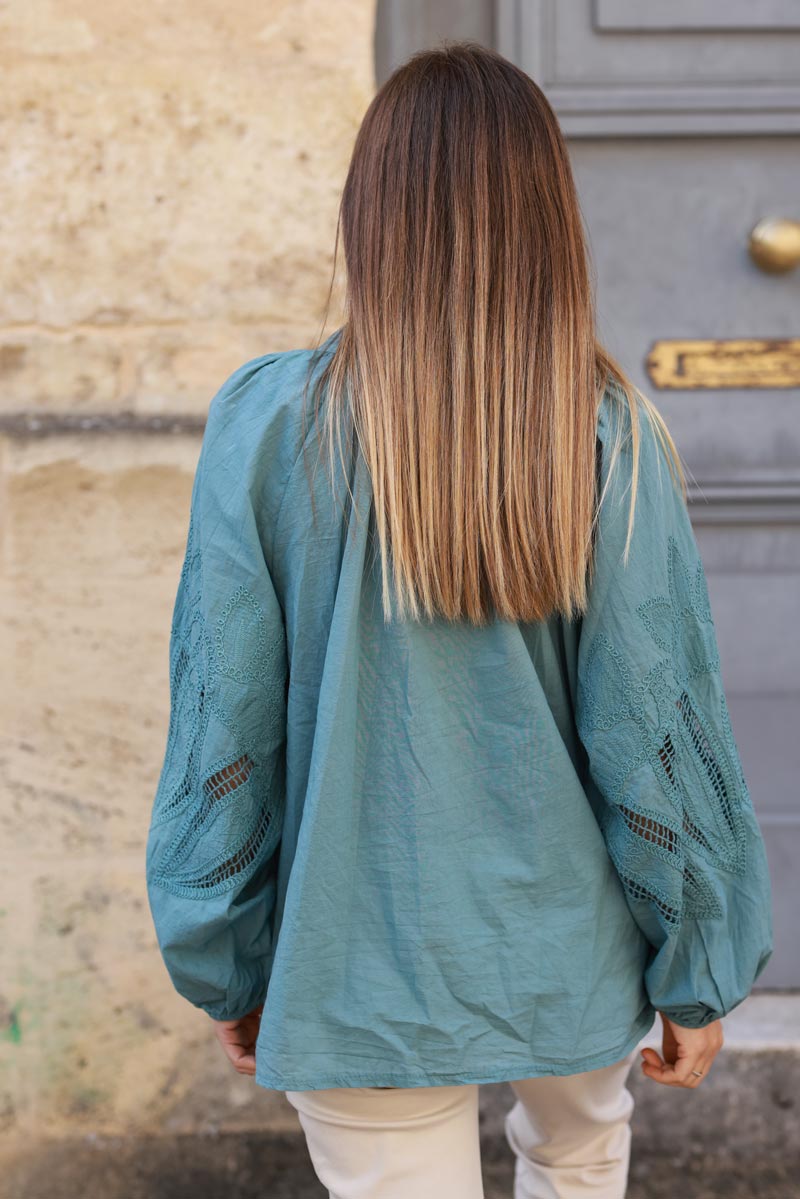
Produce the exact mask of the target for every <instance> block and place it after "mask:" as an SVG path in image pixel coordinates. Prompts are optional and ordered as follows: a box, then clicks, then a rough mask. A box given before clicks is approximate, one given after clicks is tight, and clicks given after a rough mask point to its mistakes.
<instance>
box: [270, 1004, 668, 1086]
mask: <svg viewBox="0 0 800 1199" xmlns="http://www.w3.org/2000/svg"><path fill="white" fill-rule="evenodd" d="M656 1014H657V1013H656V1009H655V1008H653V1007H650V1008H649V1009H647V1010H646V1012H645V1014H644V1015H643V1016H641V1017H640V1018H639V1019H638V1020H637V1021H636V1023H635V1024H634V1026H633V1031H632V1033H631V1034H630V1035H629V1036H628V1037H626V1039H625V1041H624V1042H623V1043H622V1045H617V1046H615V1047H614V1048H613V1049H605V1050H603V1051H602V1052H601V1053H590V1054H588V1055H585V1056H584V1057H580V1058H575V1059H573V1060H572V1061H565V1060H563V1059H556V1060H555V1061H547V1060H545V1059H542V1058H540V1059H538V1060H533V1061H532V1062H531V1063H530V1065H529V1066H527V1067H524V1068H522V1069H520V1070H519V1072H515V1073H513V1074H510V1075H509V1073H508V1067H506V1068H504V1069H498V1067H497V1066H492V1065H487V1066H473V1067H471V1068H470V1069H467V1070H456V1071H454V1072H452V1073H448V1072H446V1071H441V1070H434V1071H425V1070H410V1069H409V1070H381V1069H376V1070H370V1069H367V1070H337V1071H333V1072H331V1073H328V1074H324V1073H323V1074H321V1075H320V1074H315V1075H314V1077H309V1076H305V1075H302V1074H290V1073H284V1074H281V1073H280V1072H279V1071H277V1070H270V1069H261V1070H259V1068H258V1049H256V1072H255V1082H256V1083H257V1084H258V1086H261V1087H266V1088H267V1090H271V1091H318V1090H325V1089H327V1088H329V1087H380V1086H393V1087H435V1086H458V1085H463V1086H466V1085H468V1084H470V1083H478V1084H481V1083H486V1084H488V1083H498V1082H512V1081H514V1080H516V1079H523V1078H537V1077H547V1076H551V1075H555V1076H558V1077H561V1076H563V1075H565V1074H581V1073H583V1071H585V1070H600V1069H602V1067H603V1066H610V1065H613V1064H614V1063H615V1062H618V1061H620V1060H621V1059H622V1058H624V1057H627V1055H628V1054H629V1053H630V1052H631V1051H632V1050H633V1049H634V1048H635V1047H636V1046H637V1045H638V1044H639V1042H640V1041H641V1040H642V1038H643V1037H645V1036H646V1035H647V1033H648V1032H649V1031H650V1029H651V1028H652V1027H653V1024H654V1023H655V1018H656Z"/></svg>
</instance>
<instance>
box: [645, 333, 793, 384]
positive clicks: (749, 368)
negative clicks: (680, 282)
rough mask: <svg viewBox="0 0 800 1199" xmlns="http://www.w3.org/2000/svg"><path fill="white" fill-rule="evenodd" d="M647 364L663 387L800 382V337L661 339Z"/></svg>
mask: <svg viewBox="0 0 800 1199" xmlns="http://www.w3.org/2000/svg"><path fill="white" fill-rule="evenodd" d="M645 366H646V368H647V374H648V375H649V377H650V380H651V382H652V383H654V384H655V386H656V387H659V388H672V389H676V388H682V389H689V388H691V389H692V390H694V389H701V388H724V387H727V388H737V387H758V388H761V387H800V338H791V339H787V338H783V339H778V338H775V339H772V340H770V339H768V338H749V339H740V340H731V341H657V342H654V343H653V345H652V347H651V349H650V352H649V354H648V355H647V359H646V361H645Z"/></svg>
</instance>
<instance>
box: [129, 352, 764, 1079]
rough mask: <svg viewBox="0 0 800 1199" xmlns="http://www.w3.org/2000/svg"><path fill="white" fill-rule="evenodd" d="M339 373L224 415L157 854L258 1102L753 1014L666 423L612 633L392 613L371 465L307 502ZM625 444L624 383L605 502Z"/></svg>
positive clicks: (179, 928)
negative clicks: (254, 1042)
mask: <svg viewBox="0 0 800 1199" xmlns="http://www.w3.org/2000/svg"><path fill="white" fill-rule="evenodd" d="M337 337H338V333H337V334H334V335H333V336H332V337H331V338H329V339H328V341H327V342H326V343H325V345H324V346H323V349H322V355H321V358H320V366H323V365H324V362H325V360H326V358H327V356H328V355H330V354H331V353H332V352H333V350H334V348H335V345H336V342H337ZM309 365H313V362H312V359H311V351H306V350H299V351H293V352H287V353H283V354H276V355H265V356H263V357H262V358H259V359H255V360H253V361H252V362H249V363H246V364H245V365H244V366H242V367H241V368H240V369H239V370H238V371H236V372H234V374H233V375H232V376H231V378H230V379H229V380H227V381H226V383H225V384H224V385H223V387H222V388H221V389H220V391H219V393H218V394H217V396H215V398H214V401H213V402H212V404H211V408H210V412H209V421H208V426H207V429H206V433H205V437H204V443H203V450H202V453H201V458H200V463H199V466H198V472H197V476H196V479H195V486H194V489H193V493H192V516H191V526H190V530H189V537H188V541H187V552H186V559H185V564H184V571H183V573H182V575H181V582H180V588H179V592H178V596H177V600H176V606H175V618H174V623H173V631H172V641H171V680H172V692H171V700H172V718H171V722H170V730H169V738H168V746H167V752H166V755H165V761H164V766H163V769H162V773H161V777H160V780H159V787H158V793H157V796H156V800H155V804H154V811H153V822H152V826H151V831H150V839H149V843H148V865H147V869H148V885H149V894H150V901H151V907H152V911H153V916H154V919H155V923H156V928H157V931H158V935H159V942H160V945H161V949H162V953H163V955H164V959H165V962H166V964H167V967H168V969H169V970H170V973H171V976H172V979H173V982H174V984H175V986H176V987H177V989H178V990H179V991H180V992H181V993H182V994H183V995H185V996H186V998H187V999H189V1000H190V1001H191V1002H192V1003H194V1004H196V1005H197V1006H198V1007H201V1008H203V1009H204V1010H206V1011H208V1012H209V1013H210V1014H211V1015H215V1016H217V1018H223V1017H235V1016H238V1015H244V1014H245V1013H247V1012H250V1011H251V1010H253V1008H255V1007H256V1006H257V1005H258V1004H259V1003H260V1002H262V1001H263V1002H264V1005H265V1006H264V1011H263V1015H262V1021H261V1032H260V1034H259V1041H258V1047H257V1054H256V1060H257V1069H256V1081H257V1082H259V1083H261V1085H263V1086H266V1087H270V1088H275V1089H285V1090H286V1089H291V1090H306V1089H316V1088H323V1087H337V1086H368V1085H372V1086H379V1085H390V1086H400V1087H403V1086H407V1087H408V1086H411V1087H413V1086H422V1085H428V1084H434V1083H457V1082H491V1081H499V1080H503V1079H510V1078H524V1077H529V1076H531V1075H536V1074H571V1073H576V1072H578V1071H582V1070H588V1069H592V1068H595V1067H599V1066H602V1065H605V1064H607V1063H611V1062H615V1061H617V1060H619V1059H620V1058H621V1057H622V1056H623V1055H624V1054H626V1053H627V1052H628V1051H629V1050H630V1049H631V1048H632V1047H633V1046H634V1045H636V1044H637V1043H638V1041H639V1040H640V1039H641V1038H642V1036H643V1035H644V1034H645V1033H646V1032H647V1030H648V1029H649V1028H650V1027H651V1025H652V1022H653V1019H654V1016H655V1009H656V1008H657V1009H658V1010H660V1011H664V1012H666V1013H667V1014H669V1015H671V1016H672V1017H674V1018H675V1019H676V1020H677V1022H678V1023H681V1024H685V1025H687V1026H690V1027H699V1026H701V1025H703V1024H705V1023H707V1022H708V1021H710V1020H713V1019H716V1018H718V1017H719V1016H721V1015H723V1014H724V1013H725V1012H727V1011H728V1010H730V1008H731V1007H733V1006H735V1004H736V1003H738V1002H740V1001H741V1000H742V999H743V998H744V997H745V995H746V994H747V993H748V992H749V989H750V987H751V985H752V982H753V980H754V977H757V975H758V973H760V970H761V969H763V966H764V965H765V964H766V960H767V957H768V956H769V952H770V950H771V934H772V930H771V915H770V902H769V880H768V874H767V870H766V863H765V857H764V850H763V843H762V841H761V837H760V833H759V830H758V826H757V823H756V821H755V815H754V813H753V810H752V805H751V803H750V799H749V795H748V793H747V788H746V784H745V781H744V777H743V775H742V771H741V766H740V762H739V759H738V754H737V752H736V746H735V743H734V741H733V735H732V733H731V730H730V723H729V720H728V714H727V707H726V705H725V700H724V695H723V692H722V685H721V678H720V673H719V662H718V657H717V648H716V642H715V638H714V628H713V621H712V619H711V613H710V609H709V607H708V597H707V593H706V590H705V579H704V576H703V572H702V565H701V563H700V559H699V555H698V552H697V546H696V543H695V541H694V536H693V533H692V530H691V525H690V523H689V517H688V513H687V510H686V507H685V503H684V501H683V499H682V498H681V496H680V495H679V493H678V492H677V491H676V490H675V489H674V488H673V484H672V482H671V479H670V477H669V473H668V470H667V465H666V460H665V459H664V458H663V457H662V455H661V452H660V450H659V448H658V441H657V439H656V437H655V435H654V433H653V431H652V428H651V426H650V424H649V423H648V421H647V419H643V420H642V422H641V448H640V466H639V487H638V498H637V508H636V514H637V515H636V523H635V525H634V531H633V535H632V540H631V544H630V559H629V562H628V565H627V566H626V565H623V564H622V554H623V548H624V545H625V540H626V535H627V532H628V525H627V516H628V510H627V498H628V494H629V487H630V482H631V478H630V473H631V472H630V454H629V452H628V450H627V449H625V448H623V449H622V451H621V453H620V457H619V460H618V463H617V469H616V471H615V473H614V475H613V476H612V478H611V484H610V487H609V491H608V495H607V498H606V500H605V502H604V505H603V507H602V509H601V517H600V521H599V524H598V528H597V535H596V538H595V557H594V564H595V574H594V577H593V580H592V584H591V589H590V595H589V603H588V606H587V609H586V611H585V613H584V614H583V616H582V617H580V618H577V619H575V620H566V619H563V618H562V617H560V616H558V615H554V616H551V617H550V618H549V619H547V620H543V621H540V622H535V623H522V622H515V621H509V620H493V621H490V622H489V623H487V624H486V625H485V626H482V627H481V626H476V625H473V624H468V623H466V622H461V621H452V622H451V621H446V620H444V619H441V618H437V619H434V620H433V621H430V622H428V621H424V620H423V621H418V622H414V621H405V620H392V621H389V622H386V621H385V619H384V614H383V611H382V606H381V568H380V561H379V554H378V552H377V548H378V547H377V538H376V535H375V520H374V517H375V513H374V506H373V503H372V490H371V480H370V474H369V472H368V470H367V469H366V467H365V463H364V459H363V457H362V456H361V455H360V453H354V454H353V455H352V456H351V457H350V458H349V459H348V458H345V463H344V464H343V465H342V467H341V470H342V474H341V475H340V478H339V480H338V482H339V483H340V484H341V487H342V488H344V485H345V483H349V485H350V486H351V488H352V490H353V492H354V495H355V502H356V509H355V510H354V508H353V506H352V505H351V504H349V503H345V504H344V505H342V504H340V503H338V502H335V499H334V496H333V494H332V492H331V488H330V485H329V481H328V479H327V478H326V476H325V474H324V473H317V474H316V475H315V476H314V478H313V480H312V481H311V490H310V489H309V478H308V474H307V471H306V470H305V469H304V462H305V461H306V456H305V451H309V450H310V456H311V458H312V460H313V458H314V456H315V451H316V448H317V439H318V430H317V427H316V426H315V425H314V423H313V422H310V421H309V420H308V419H307V417H308V412H307V411H306V412H305V413H304V397H303V383H304V379H305V374H306V371H307V369H308V367H309ZM322 402H323V404H324V393H323V400H322ZM620 424H622V426H624V425H625V408H624V405H622V404H620V403H618V402H617V400H616V398H615V396H614V395H613V394H612V393H611V392H607V393H606V394H605V395H604V396H603V399H602V401H601V404H600V407H599V411H598V417H597V447H598V459H597V463H598V470H599V482H600V483H601V484H603V483H605V482H606V481H607V480H608V477H609V475H608V466H609V459H610V453H609V451H610V446H611V443H612V441H613V440H614V436H615V434H616V433H617V432H618V431H619V428H620ZM624 431H625V430H624V427H623V432H624ZM345 470H346V471H347V478H345V476H344V473H343V472H344V471H345ZM312 494H313V497H314V505H313V510H312V504H311V496H312ZM733 903H735V904H736V905H737V906H736V916H735V919H730V908H731V905H732V904H733Z"/></svg>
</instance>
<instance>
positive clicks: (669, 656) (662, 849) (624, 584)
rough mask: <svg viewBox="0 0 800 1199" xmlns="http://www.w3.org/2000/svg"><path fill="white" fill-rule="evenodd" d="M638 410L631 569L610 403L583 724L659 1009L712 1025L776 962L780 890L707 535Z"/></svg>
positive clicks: (593, 788) (626, 492)
mask: <svg viewBox="0 0 800 1199" xmlns="http://www.w3.org/2000/svg"><path fill="white" fill-rule="evenodd" d="M605 402H606V401H605V399H604V404H605ZM622 403H623V402H622V401H620V405H622ZM615 410H616V415H611V414H612V413H614V412H615ZM638 411H639V413H640V421H639V428H640V435H641V440H640V463H639V483H638V490H637V498H636V507H635V522H634V530H633V534H632V538H631V545H630V550H629V559H628V562H627V565H623V560H622V559H623V548H624V545H625V539H626V536H627V524H628V505H629V499H630V485H631V481H632V458H631V452H630V427H631V420H630V413H629V412H627V411H626V413H625V414H624V415H623V412H622V407H621V406H620V407H619V408H618V409H615V408H614V407H612V406H611V405H609V407H608V408H602V407H601V420H600V423H599V426H598V427H599V429H600V431H601V432H600V439H601V442H602V452H601V454H600V456H599V459H598V461H599V462H600V464H601V465H600V471H599V480H600V484H601V487H603V488H604V487H605V486H606V482H607V480H608V476H609V451H610V441H611V440H612V433H614V432H618V433H620V435H621V437H622V443H623V448H622V450H621V453H620V455H619V459H618V462H617V465H616V467H615V470H614V472H613V474H612V482H611V484H610V485H609V488H608V492H607V496H606V498H605V500H604V502H603V505H602V507H601V515H600V520H599V523H598V527H597V530H596V534H597V536H596V543H595V562H596V571H595V575H594V579H593V581H592V584H591V588H590V600H589V605H588V608H587V610H586V612H585V614H584V616H583V618H582V621H581V627H580V637H579V648H578V688H577V713H576V720H577V728H578V734H579V737H580V739H581V742H582V743H583V746H584V748H585V750H586V752H587V755H588V764H589V775H590V779H589V786H590V794H591V795H592V797H593V801H592V802H593V806H594V807H595V808H596V811H597V813H598V815H599V821H600V825H601V828H602V832H603V836H604V839H605V842H606V845H607V848H608V851H609V855H610V857H611V860H612V862H613V865H614V868H615V871H616V873H617V874H618V876H619V879H620V881H621V883H622V886H623V888H624V893H625V897H626V900H627V903H628V906H629V909H630V911H631V913H632V914H633V916H634V918H635V920H636V922H637V924H638V925H639V927H640V928H641V930H642V932H643V933H644V935H645V937H646V939H647V941H648V942H649V944H650V946H651V952H650V955H649V958H648V964H647V967H646V972H645V986H646V989H647V993H648V995H649V998H650V1001H651V1003H652V1006H653V1007H654V1008H655V1009H656V1010H658V1011H661V1012H663V1013H664V1014H665V1015H666V1016H667V1017H669V1018H670V1019H671V1020H673V1021H674V1022H675V1023H676V1024H679V1025H683V1026H685V1027H689V1028H701V1027H703V1026H704V1025H706V1024H708V1023H710V1022H711V1021H712V1020H716V1019H719V1018H720V1017H722V1016H724V1015H726V1014H727V1013H728V1012H730V1011H731V1009H732V1008H734V1007H736V1006H737V1004H739V1003H741V1001H742V1000H743V999H745V998H746V997H747V995H748V993H749V992H750V989H751V987H752V985H753V983H754V981H755V980H756V979H757V978H758V976H759V975H760V974H761V972H762V970H763V969H764V967H765V966H766V964H767V961H768V960H769V958H770V956H771V953H772V948H773V944H772V935H773V930H772V895H771V887H770V878H769V873H768V868H767V859H766V852H765V847H764V842H763V839H762V836H761V832H760V829H759V826H758V823H757V821H756V816H755V812H754V809H753V805H752V802H751V798H750V795H749V792H748V788H747V783H746V781H745V777H744V774H743V771H742V765H741V762H740V759H739V754H738V750H737V746H736V743H735V741H734V736H733V731H732V728H731V722H730V718H729V714H728V707H727V704H726V699H725V694H724V691H723V683H722V678H721V674H720V659H719V653H718V647H717V640H716V633H715V627H714V621H713V618H712V613H711V608H710V605H709V597H708V590H707V585H706V577H705V573H704V568H703V564H702V562H701V559H700V554H699V550H698V546H697V542H696V540H695V536H694V531H693V528H692V525H691V523H690V519H689V514H688V510H687V507H686V503H685V500H684V498H683V496H682V495H681V493H680V491H679V490H678V486H677V484H674V483H673V480H672V477H671V474H670V471H669V466H668V462H667V457H666V453H665V452H664V451H663V450H662V449H661V448H660V443H659V442H658V440H657V436H656V433H655V431H654V426H653V424H652V421H651V419H650V417H649V416H648V414H647V412H646V410H645V409H644V407H643V406H642V405H640V407H639V409H638Z"/></svg>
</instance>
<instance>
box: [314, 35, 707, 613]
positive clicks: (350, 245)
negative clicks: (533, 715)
mask: <svg viewBox="0 0 800 1199" xmlns="http://www.w3.org/2000/svg"><path fill="white" fill-rule="evenodd" d="M340 229H341V233H342V236H343V244H344V253H345V260H346V273H347V285H346V297H345V309H346V320H345V323H344V324H343V326H342V328H341V333H340V337H339V340H338V344H337V345H336V348H335V350H334V351H333V353H332V354H331V356H330V358H329V360H328V362H327V364H326V366H325V368H324V370H323V371H322V372H321V373H320V375H319V376H318V380H317V384H316V387H315V394H316V405H315V420H317V419H318V416H319V405H320V396H321V394H322V393H323V391H324V392H325V394H326V396H327V409H326V413H325V430H326V432H325V435H324V437H323V438H321V441H320V446H321V445H322V441H323V440H324V441H325V442H326V444H327V447H328V460H329V464H330V469H331V483H332V485H333V479H334V463H335V454H336V447H338V453H339V457H340V460H341V462H342V463H343V464H345V458H344V453H343V449H342V445H343V439H344V437H346V438H347V439H348V440H347V444H348V445H351V446H352V445H353V444H354V441H353V438H354V437H355V439H356V440H357V442H358V446H359V448H360V451H361V453H362V454H363V456H364V458H365V460H366V464H367V466H368V469H369V473H370V479H371V483H372V492H373V497H374V508H375V523H376V529H377V533H378V538H379V544H380V554H381V572H382V602H383V610H384V616H385V619H387V620H390V619H392V618H393V617H398V618H401V619H403V618H406V619H407V618H413V619H416V620H418V619H421V617H422V616H423V615H424V616H425V617H426V618H428V619H432V618H433V617H434V616H441V617H444V618H446V619H448V620H462V619H465V620H469V621H471V622H473V623H475V624H485V623H486V622H487V621H489V620H492V619H494V618H495V617H497V618H499V619H503V620H512V621H518V620H519V621H540V620H543V619H546V618H548V617H549V616H550V615H551V614H553V613H554V612H559V613H561V614H562V615H563V616H564V617H566V618H567V619H572V618H573V617H575V616H577V615H580V614H581V613H582V612H583V611H584V610H585V607H586V603H587V598H588V588H589V584H590V581H591V574H592V546H593V539H594V530H595V525H596V522H597V517H598V513H599V506H600V503H601V502H602V499H603V497H602V496H598V495H597V475H596V465H597V460H596V441H595V438H596V430H597V416H598V405H599V403H600V400H601V399H602V396H603V394H604V392H605V391H606V390H607V389H608V388H611V389H612V391H613V393H614V394H615V396H616V398H617V399H618V400H619V401H620V402H623V403H626V404H627V406H628V410H629V411H630V442H631V451H632V455H633V474H632V486H631V498H630V509H629V519H628V535H627V541H626V546H625V554H626V560H627V552H628V548H629V545H630V537H631V533H632V531H633V520H634V509H635V500H636V484H637V478H638V458H639V453H638V451H639V424H638V420H639V412H638V410H637V408H638V406H639V405H641V406H642V408H643V409H644V410H646V412H647V413H648V415H649V416H650V417H651V419H652V421H653V424H654V428H655V431H656V432H657V434H658V437H659V440H660V441H661V443H662V445H663V446H664V447H665V448H666V449H668V450H669V461H670V471H671V473H672V475H673V479H674V481H676V482H679V483H680V486H681V488H682V491H683V494H684V495H685V493H686V482H685V476H684V474H683V470H682V467H681V463H680V458H679V455H678V451H677V448H676V446H675V444H674V442H673V440H672V438H671V436H670V434H669V431H668V429H667V427H666V425H665V424H664V422H663V419H662V418H661V416H660V414H659V413H658V411H657V410H656V408H655V407H654V405H653V404H652V403H651V402H650V401H649V400H648V399H647V398H646V397H645V396H644V395H643V394H642V393H641V392H640V391H639V390H638V389H637V388H635V387H634V385H633V384H632V383H631V381H630V380H629V379H628V378H627V376H626V375H625V373H624V372H623V370H622V369H621V367H620V366H619V365H618V363H617V362H616V361H615V360H614V359H612V357H611V356H610V355H609V354H608V353H607V351H605V350H604V349H603V348H602V347H601V346H600V345H599V344H598V342H597V340H596V335H595V314H594V299H593V294H592V293H593V285H592V281H591V279H590V263H589V259H588V254H587V247H586V243H585V238H584V232H583V226H582V220H581V212H580V207H579V203H578V199H577V195H576V191H575V186H574V181H573V176H572V170H571V166H570V162H569V156H568V152H567V148H566V144H565V142H564V138H563V135H562V133H561V130H560V127H559V124H558V121H557V119H556V116H555V114H554V112H553V110H552V108H551V107H550V104H549V103H548V101H547V100H546V98H545V96H544V94H543V93H542V91H541V90H540V88H539V87H538V86H537V85H536V83H534V81H533V80H532V79H531V78H530V77H529V76H528V75H526V74H525V72H524V71H522V70H520V69H519V68H518V67H516V66H515V65H514V64H513V63H511V62H510V61H508V60H507V59H506V58H504V57H503V56H502V55H500V54H498V53H496V52H495V51H492V50H490V49H487V48H485V47H483V46H481V45H479V44H476V43H473V42H458V43H443V44H442V45H441V46H440V47H437V48H435V49H431V50H424V51H420V52H419V53H416V54H414V55H413V56H412V57H411V58H410V59H408V60H407V61H406V62H405V63H404V64H403V65H402V66H400V67H399V68H397V69H396V70H395V71H394V73H393V74H392V75H391V76H390V77H389V78H388V79H387V80H386V82H385V83H384V84H383V86H382V87H381V88H380V89H379V90H378V91H377V93H376V94H375V96H374V97H373V99H372V102H371V103H370V105H369V107H368V109H367V111H366V114H365V116H364V118H363V121H362V123H361V126H360V129H359V131H358V135H357V137H356V141H355V146H354V149H353V154H352V158H351V161H350V166H349V171H348V174H347V179H346V182H345V186H344V190H343V193H342V198H341V204H340V209H339V219H338V222H337V228H336V248H335V250H334V274H335V269H336V266H335V263H336V254H337V251H338V246H339V237H340ZM332 288H333V280H331V291H332ZM331 291H329V293H328V306H329V305H330V298H331ZM327 311H328V309H327V307H326V315H325V320H327ZM324 327H325V321H323V329H324ZM318 347H319V343H318V344H317V349H318ZM313 366H314V360H312V371H313ZM310 373H311V372H310ZM306 387H308V382H307V383H306ZM303 410H304V412H305V402H304V404H303ZM620 427H621V426H620ZM345 429H346V430H347V432H346V433H345V432H344V430H345ZM621 444H622V443H621V441H620V440H619V439H618V441H617V443H616V445H615V447H614V451H613V454H612V468H613V463H614V462H615V461H616V459H617V456H618V453H619V451H620V449H621ZM345 465H346V464H345ZM345 478H347V473H346V471H345ZM348 490H349V487H348ZM350 499H351V501H353V502H355V499H354V497H353V495H352V493H350ZM393 601H394V603H395V609H394V611H393V610H392V603H393Z"/></svg>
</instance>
